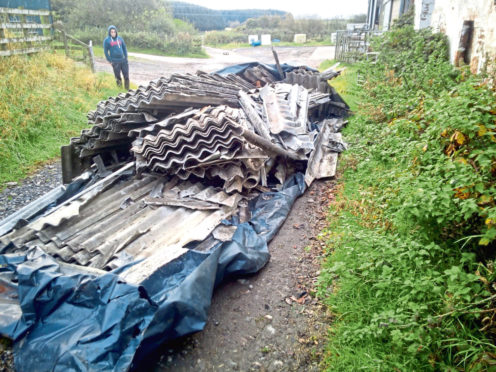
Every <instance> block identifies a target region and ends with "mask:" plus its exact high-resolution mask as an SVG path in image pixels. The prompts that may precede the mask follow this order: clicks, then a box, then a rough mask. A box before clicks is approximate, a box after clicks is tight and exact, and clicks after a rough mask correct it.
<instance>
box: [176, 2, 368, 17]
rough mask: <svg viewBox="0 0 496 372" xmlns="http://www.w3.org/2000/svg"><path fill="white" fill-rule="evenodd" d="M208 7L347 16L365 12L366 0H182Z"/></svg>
mask: <svg viewBox="0 0 496 372" xmlns="http://www.w3.org/2000/svg"><path fill="white" fill-rule="evenodd" d="M182 1H185V2H188V3H193V4H198V5H202V6H205V7H207V8H210V9H267V8H270V9H277V10H283V11H286V12H290V13H293V15H294V16H295V17H301V16H318V17H321V18H334V17H339V16H341V17H347V16H350V15H354V14H366V13H367V3H368V1H367V0H298V1H296V0H249V1H233V0H208V1H206V0H182Z"/></svg>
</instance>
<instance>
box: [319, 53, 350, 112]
mask: <svg viewBox="0 0 496 372" xmlns="http://www.w3.org/2000/svg"><path fill="white" fill-rule="evenodd" d="M336 62H337V61H335V60H329V59H326V60H325V61H323V62H322V63H321V64H320V66H319V71H324V70H326V69H328V68H329V67H331V66H333V65H334V64H336ZM337 70H342V72H341V75H339V76H338V77H336V78H334V79H332V80H330V81H329V84H331V85H332V87H333V88H334V89H336V91H337V92H338V93H339V94H340V95H341V97H343V99H344V100H345V101H346V103H347V104H348V105H349V106H350V108H351V110H352V111H356V110H357V109H358V103H359V99H360V98H359V95H358V94H357V89H356V83H357V79H358V67H357V65H352V64H349V63H340V64H339V66H338V67H337Z"/></svg>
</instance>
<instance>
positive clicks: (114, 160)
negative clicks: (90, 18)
mask: <svg viewBox="0 0 496 372" xmlns="http://www.w3.org/2000/svg"><path fill="white" fill-rule="evenodd" d="M284 74H285V76H282V77H281V78H278V77H277V75H278V74H277V71H275V70H271V69H270V68H267V67H265V66H264V65H258V66H254V67H251V68H247V69H245V70H243V71H242V72H241V73H238V74H227V75H223V76H221V75H218V74H205V73H201V72H199V73H197V74H196V75H188V74H174V75H172V76H170V77H167V78H160V79H157V80H155V81H152V82H150V84H149V85H148V86H142V87H139V88H138V89H136V90H131V91H129V92H127V93H124V94H121V95H119V96H117V97H115V98H110V99H108V100H106V101H103V102H100V103H99V104H98V106H97V108H96V110H95V111H93V112H90V113H89V114H88V119H89V123H90V124H91V127H90V129H88V130H84V131H82V133H81V135H80V136H79V137H77V138H73V139H71V143H70V145H68V146H65V147H64V148H63V149H62V162H63V172H64V180H65V181H66V182H69V181H74V183H78V182H79V183H85V182H87V180H88V179H90V181H89V183H87V184H86V187H85V188H83V190H82V191H81V192H79V193H76V194H75V195H74V196H72V197H71V198H69V199H68V200H65V201H63V202H61V201H60V199H58V198H59V197H60V195H61V193H63V191H64V187H62V188H61V189H60V190H59V192H54V193H53V195H52V194H50V196H47V197H46V198H45V199H43V200H41V201H38V204H36V202H35V203H34V204H33V205H31V206H28V207H26V208H25V210H24V212H23V210H21V211H20V212H18V213H17V214H16V216H15V221H13V220H12V219H10V220H9V219H7V220H5V221H3V222H0V235H1V234H3V233H5V232H6V230H11V231H10V232H9V233H8V234H6V235H4V236H2V237H1V238H0V254H6V253H20V252H27V251H29V250H30V249H33V247H38V248H40V249H41V250H43V251H44V252H46V253H48V254H49V255H50V256H51V257H53V258H54V259H55V260H56V261H57V262H59V263H60V265H67V264H72V265H77V267H79V268H80V269H82V270H88V273H92V274H96V275H100V274H103V273H105V272H108V271H110V270H114V269H122V268H124V267H126V265H130V264H132V266H131V267H130V268H128V269H126V270H122V271H121V272H120V273H119V276H120V277H121V278H122V279H123V280H125V281H126V282H127V283H134V284H138V285H140V284H142V283H143V282H144V281H146V280H147V279H148V278H150V277H151V276H152V275H153V274H154V273H156V272H157V271H158V270H161V268H163V267H165V266H166V265H167V264H168V263H169V262H172V261H174V260H176V259H178V257H181V256H182V255H184V254H186V253H187V252H188V248H189V246H190V245H191V244H192V242H196V243H197V244H195V250H197V251H205V252H208V251H209V249H210V248H212V247H213V246H214V245H215V244H216V243H218V242H224V241H229V240H230V239H232V237H233V234H234V233H235V231H236V226H235V225H229V224H226V223H223V221H226V220H229V219H230V218H235V220H236V221H238V222H237V223H242V222H244V221H249V220H250V218H251V216H250V211H249V208H248V205H249V203H250V201H252V200H254V199H255V198H257V197H258V196H260V195H261V193H264V192H269V191H271V190H272V191H276V190H280V189H281V188H282V187H283V184H284V183H285V181H286V180H287V179H288V178H289V177H290V176H291V175H293V174H295V173H296V172H302V173H304V175H305V182H306V184H307V185H310V184H311V183H312V182H313V180H314V179H318V178H324V177H332V176H334V174H335V170H336V163H337V156H338V153H339V152H341V151H343V150H344V149H345V144H344V143H343V141H342V138H341V134H340V133H339V131H340V130H341V128H342V127H343V126H344V125H345V123H346V122H345V116H346V115H347V114H348V106H347V105H346V104H345V103H344V102H343V100H342V99H341V98H340V97H339V95H338V94H337V93H336V92H335V91H334V90H333V88H332V87H331V86H330V85H329V84H328V83H327V78H329V77H332V75H333V74H334V73H333V72H331V73H330V72H329V71H327V72H326V73H325V74H320V73H318V72H316V71H314V70H311V69H308V68H304V67H300V68H296V69H292V70H287V71H286V72H285V73H284ZM329 74H330V75H329ZM334 75H335V74H334ZM95 174H96V176H95ZM98 177H99V178H98ZM57 200H58V202H57ZM52 202H57V203H58V205H57V206H56V207H55V208H52V209H48V212H45V213H41V214H40V213H37V214H38V216H37V218H34V219H33V218H31V217H32V216H33V215H36V213H35V212H33V210H34V209H36V208H35V207H36V206H38V207H39V209H40V211H42V210H43V209H44V210H47V208H46V207H47V206H49V205H50V203H52ZM38 212H39V211H38ZM28 217H29V218H28ZM23 221H24V223H22V222H23ZM7 227H8V228H7ZM11 227H14V228H13V229H11ZM198 242H202V243H200V244H198ZM0 302H1V301H0Z"/></svg>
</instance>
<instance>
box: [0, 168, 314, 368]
mask: <svg viewBox="0 0 496 372" xmlns="http://www.w3.org/2000/svg"><path fill="white" fill-rule="evenodd" d="M304 191H305V183H304V176H303V174H301V173H297V174H294V175H293V176H291V177H290V178H289V179H288V180H287V181H286V182H285V184H284V186H283V188H282V189H281V191H279V192H266V193H262V194H260V195H259V196H258V197H257V198H255V199H254V200H252V201H251V202H250V204H249V209H250V211H251V219H250V221H248V222H244V223H240V222H239V221H238V220H237V219H236V218H232V219H231V220H230V221H224V223H225V224H228V225H229V224H230V225H234V226H236V231H235V233H234V235H233V237H232V239H231V240H230V241H227V242H220V241H214V244H213V246H212V248H211V249H210V250H208V251H206V252H203V251H199V250H195V249H194V248H195V246H194V245H193V246H191V247H189V248H191V249H190V250H189V251H188V252H187V253H186V254H184V255H182V256H180V257H178V258H176V259H175V260H173V261H171V262H169V263H168V264H166V265H165V266H163V267H162V268H160V269H159V270H157V271H156V272H154V273H153V274H152V275H151V276H150V277H149V278H147V279H146V280H145V281H144V282H142V283H141V285H139V286H138V285H134V284H129V283H126V282H124V281H122V280H121V279H120V277H119V273H120V272H122V271H123V270H125V269H126V268H124V269H122V268H121V269H120V270H118V271H114V272H109V273H107V274H104V275H97V274H91V273H89V272H87V271H85V270H84V269H81V268H78V267H74V266H69V265H61V264H59V263H57V261H55V260H54V259H53V258H52V257H50V256H49V255H47V254H46V253H44V252H43V251H41V250H40V249H39V248H36V247H35V248H31V249H30V250H29V251H27V252H26V253H24V254H19V255H0V284H1V283H9V285H10V286H11V287H13V288H14V289H15V290H16V291H17V296H18V301H17V303H12V309H13V311H14V312H15V309H16V307H17V308H18V309H20V311H22V315H21V316H20V317H10V318H9V317H7V316H4V315H3V314H2V315H0V333H2V334H4V335H6V336H8V337H10V338H12V339H14V359H15V365H16V368H17V369H18V370H19V371H48V370H50V371H52V370H53V371H73V370H74V371H90V370H106V371H108V370H111V371H112V370H113V371H123V370H128V369H130V368H131V367H132V366H133V365H134V366H136V365H139V362H140V360H142V358H143V357H145V356H146V355H148V354H149V353H150V352H151V351H153V350H154V349H156V348H157V347H158V346H159V345H160V344H162V343H163V342H165V341H168V340H172V339H175V338H178V337H181V336H184V335H187V334H190V333H193V332H196V331H200V330H202V329H203V328H204V326H205V323H206V321H207V313H208V309H209V307H210V302H211V298H212V294H213V290H214V288H215V287H216V286H218V285H219V284H220V283H221V282H222V281H223V280H226V279H227V278H232V277H236V276H238V275H245V274H252V273H255V272H257V271H258V270H260V269H261V268H262V267H263V266H264V265H265V264H266V263H267V262H268V260H269V258H270V254H269V251H268V246H267V243H268V242H269V241H270V240H271V239H272V238H273V237H274V235H275V234H276V233H277V231H278V230H279V228H280V227H281V226H282V224H283V222H284V220H285V219H286V217H287V216H288V214H289V211H290V209H291V207H292V205H293V203H294V201H295V200H296V198H297V197H299V196H300V195H302V194H303V192H304ZM207 239H209V238H207ZM198 244H200V243H198Z"/></svg>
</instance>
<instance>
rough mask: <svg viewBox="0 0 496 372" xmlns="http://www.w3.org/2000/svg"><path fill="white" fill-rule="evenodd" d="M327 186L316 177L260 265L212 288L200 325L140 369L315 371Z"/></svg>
mask: <svg viewBox="0 0 496 372" xmlns="http://www.w3.org/2000/svg"><path fill="white" fill-rule="evenodd" d="M332 187H333V181H326V182H316V183H314V184H313V185H312V187H311V188H310V190H308V191H307V192H306V193H305V194H304V195H303V196H302V197H300V198H299V199H298V200H297V201H296V203H295V205H294V206H293V208H292V210H291V212H290V215H289V217H288V218H287V220H286V221H285V223H284V225H283V226H282V228H281V230H280V231H279V233H278V234H277V235H276V236H275V238H274V239H273V240H272V241H271V242H270V244H269V251H270V253H271V258H270V261H269V263H268V264H267V265H266V267H265V268H263V269H262V270H261V271H260V272H259V273H257V274H255V275H253V276H250V277H246V278H243V279H238V280H236V281H232V282H228V283H225V284H224V285H222V286H221V287H220V288H218V289H217V290H216V292H215V294H214V297H213V301H212V307H211V309H210V312H209V320H208V322H207V325H206V328H205V329H204V330H203V331H202V332H199V333H197V334H194V335H192V336H189V337H186V338H184V339H182V340H179V341H177V342H175V343H173V344H169V345H164V346H163V347H162V348H161V349H160V350H158V351H157V353H156V354H155V355H154V356H151V357H150V360H149V363H148V365H145V366H144V365H141V366H140V367H139V370H154V371H157V372H158V371H317V370H319V362H320V359H321V354H322V351H323V348H324V346H325V335H326V332H327V327H328V324H329V322H330V319H329V317H328V316H327V315H326V313H325V311H324V308H323V306H322V304H321V303H320V302H319V301H318V300H317V299H316V298H315V292H314V290H315V284H316V280H317V277H318V274H319V267H320V266H319V260H320V257H321V256H322V245H323V243H322V242H321V241H319V240H317V239H316V238H315V237H316V236H317V234H318V233H319V232H320V231H321V230H322V228H323V227H325V221H326V220H325V211H326V210H327V206H328V205H329V202H330V200H331V199H332V197H333V189H332Z"/></svg>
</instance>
